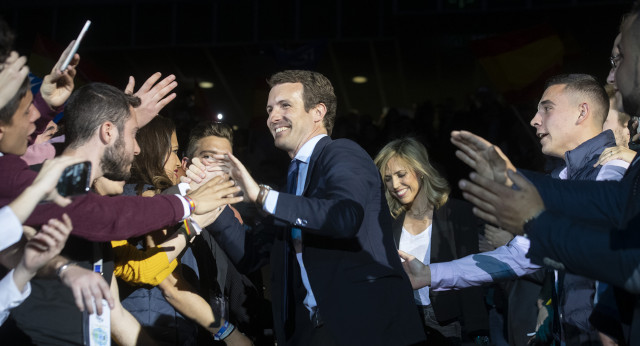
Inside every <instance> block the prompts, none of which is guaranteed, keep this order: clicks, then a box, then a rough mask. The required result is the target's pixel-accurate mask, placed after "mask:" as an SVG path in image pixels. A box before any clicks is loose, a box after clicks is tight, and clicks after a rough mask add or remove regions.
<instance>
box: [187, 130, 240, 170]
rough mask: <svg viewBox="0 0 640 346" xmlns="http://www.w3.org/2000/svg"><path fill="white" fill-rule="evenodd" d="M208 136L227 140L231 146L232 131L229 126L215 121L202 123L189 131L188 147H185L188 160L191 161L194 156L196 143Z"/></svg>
mask: <svg viewBox="0 0 640 346" xmlns="http://www.w3.org/2000/svg"><path fill="white" fill-rule="evenodd" d="M209 136H215V137H220V138H225V139H227V140H229V143H231V145H232V146H233V129H231V126H229V125H227V124H224V123H219V122H215V121H204V122H201V123H199V124H198V125H196V126H195V127H194V128H193V129H191V132H189V145H188V146H187V153H186V156H187V158H188V159H189V160H191V159H193V157H194V156H195V155H196V149H197V148H198V141H199V140H201V139H202V138H205V137H209Z"/></svg>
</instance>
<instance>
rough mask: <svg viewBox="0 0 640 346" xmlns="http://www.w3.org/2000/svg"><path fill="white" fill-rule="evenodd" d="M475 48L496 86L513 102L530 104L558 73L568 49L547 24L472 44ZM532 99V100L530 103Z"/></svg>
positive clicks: (477, 55)
mask: <svg viewBox="0 0 640 346" xmlns="http://www.w3.org/2000/svg"><path fill="white" fill-rule="evenodd" d="M472 49H473V51H474V53H475V55H476V57H477V58H478V60H479V62H480V64H481V65H482V67H483V68H484V70H485V71H486V72H487V74H488V75H489V78H491V80H492V81H493V83H494V85H495V86H496V88H497V89H498V90H500V91H501V92H502V93H503V94H504V95H505V97H507V98H509V99H510V100H511V101H530V97H534V98H535V97H537V96H539V95H537V96H536V95H532V92H534V91H535V92H536V93H537V92H539V90H537V89H539V88H540V87H541V86H542V84H543V83H544V81H545V80H546V79H547V78H549V77H551V76H552V75H555V74H558V73H559V72H560V70H561V67H562V62H563V57H564V54H565V46H564V44H563V42H562V40H561V39H560V37H559V36H558V34H557V33H556V32H555V31H554V30H553V28H551V27H550V26H548V25H542V26H537V27H534V28H528V29H524V30H520V31H515V32H510V33H507V34H503V35H500V36H496V37H491V38H487V39H482V40H476V41H473V42H472ZM527 99H529V100H527Z"/></svg>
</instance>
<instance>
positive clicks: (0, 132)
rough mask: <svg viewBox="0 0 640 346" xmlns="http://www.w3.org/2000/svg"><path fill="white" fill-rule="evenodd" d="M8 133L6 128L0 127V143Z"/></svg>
mask: <svg viewBox="0 0 640 346" xmlns="http://www.w3.org/2000/svg"><path fill="white" fill-rule="evenodd" d="M6 131H7V130H6V129H5V126H4V125H0V142H2V138H3V137H4V133H5V132H6Z"/></svg>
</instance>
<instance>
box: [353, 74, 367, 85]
mask: <svg viewBox="0 0 640 346" xmlns="http://www.w3.org/2000/svg"><path fill="white" fill-rule="evenodd" d="M351 81H352V82H354V83H356V84H363V83H366V82H367V77H365V76H355V77H353V79H351Z"/></svg>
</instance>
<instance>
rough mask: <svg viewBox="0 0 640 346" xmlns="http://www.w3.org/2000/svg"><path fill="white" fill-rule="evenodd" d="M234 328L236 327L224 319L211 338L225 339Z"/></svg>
mask: <svg viewBox="0 0 640 346" xmlns="http://www.w3.org/2000/svg"><path fill="white" fill-rule="evenodd" d="M234 329H236V327H235V326H234V325H233V324H231V323H229V321H224V324H223V325H222V327H220V329H218V331H217V332H216V333H215V334H213V339H214V340H216V341H222V340H224V339H226V338H227V337H228V336H229V334H231V333H232V332H233V330H234Z"/></svg>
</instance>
